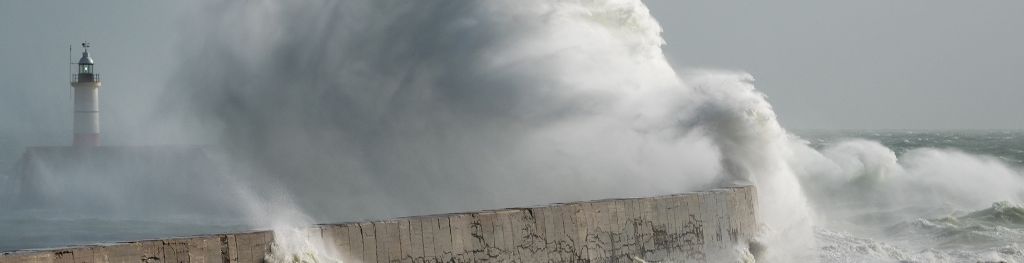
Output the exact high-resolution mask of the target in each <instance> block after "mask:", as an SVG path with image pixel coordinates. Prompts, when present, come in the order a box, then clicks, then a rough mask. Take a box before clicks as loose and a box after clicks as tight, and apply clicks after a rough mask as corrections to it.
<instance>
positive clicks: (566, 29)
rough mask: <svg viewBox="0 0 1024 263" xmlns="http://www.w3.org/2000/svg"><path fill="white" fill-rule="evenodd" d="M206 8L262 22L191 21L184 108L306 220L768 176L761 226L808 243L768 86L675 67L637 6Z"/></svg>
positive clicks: (762, 182) (628, 0)
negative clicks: (690, 75)
mask: <svg viewBox="0 0 1024 263" xmlns="http://www.w3.org/2000/svg"><path fill="white" fill-rule="evenodd" d="M205 10H208V11H207V12H215V13H216V16H214V15H211V17H236V18H247V17H253V16H266V17H267V18H268V19H266V20H255V21H252V22H253V23H255V24H245V25H238V24H237V23H235V22H230V21H227V22H225V21H219V20H218V21H212V22H210V23H209V26H207V27H194V28H197V29H198V28H208V29H210V30H209V31H206V30H203V31H199V32H194V33H196V34H198V35H199V37H197V38H199V39H206V41H207V42H206V43H205V45H202V46H198V47H195V48H196V49H197V50H195V51H194V52H188V53H190V54H196V56H193V57H190V58H188V61H187V62H186V65H188V66H187V67H184V68H183V69H182V73H181V74H183V75H184V77H182V78H181V79H187V80H189V84H187V85H184V86H183V87H182V89H184V90H180V91H181V92H180V93H178V94H185V95H187V96H188V97H187V98H185V99H182V100H181V101H188V102H189V104H188V105H182V106H185V107H183V108H181V109H182V111H181V113H183V114H182V116H184V117H185V118H186V120H187V121H194V122H193V123H194V124H197V125H200V126H198V127H199V129H197V130H198V131H203V132H200V133H199V134H198V136H200V137H204V138H207V140H210V141H222V142H223V143H224V144H225V146H226V147H227V148H228V149H229V150H230V151H233V152H234V153H235V154H236V156H239V157H240V159H243V162H244V163H249V164H253V166H254V167H253V168H252V169H253V170H255V171H260V172H261V173H266V174H271V175H275V177H276V181H278V182H279V183H281V184H282V185H284V186H286V187H287V188H288V190H289V192H290V193H291V194H293V195H294V196H295V197H296V202H297V203H298V204H299V205H300V206H301V207H302V208H303V210H304V211H309V212H310V213H311V215H312V216H313V217H314V218H316V219H318V221H327V220H331V221H338V220H347V219H353V218H348V217H346V216H351V215H362V216H370V217H382V216H393V215H408V214H420V213H436V212H440V211H452V210H470V209H482V208H493V207H503V206H513V205H520V204H537V203H548V202H554V201H563V200H584V199H595V198H604V197H623V196H642V195H652V194H659V193H672V192H680V191H688V190H696V189H704V188H708V187H711V186H713V185H714V184H715V183H716V182H717V181H719V180H716V179H715V176H716V175H728V176H731V178H733V179H734V180H742V181H749V182H753V183H755V184H757V185H758V186H760V187H764V189H763V190H761V191H760V192H761V193H762V196H761V198H762V199H763V201H762V202H761V204H762V205H763V207H762V209H761V211H762V212H764V213H766V214H767V215H768V216H766V217H764V218H766V221H767V222H768V223H769V224H770V225H771V226H772V227H773V229H774V230H775V231H776V233H777V234H775V235H770V237H771V238H773V239H782V236H784V235H789V236H792V235H799V236H798V237H797V238H792V239H790V240H787V242H780V243H779V244H796V245H794V246H797V245H804V243H802V242H792V241H793V240H798V241H805V240H804V239H803V237H804V236H803V234H804V233H803V232H802V231H803V230H805V228H806V229H809V223H810V222H809V221H808V220H809V219H808V217H807V215H806V211H804V210H803V209H804V200H803V198H802V194H801V192H800V189H799V185H798V184H796V182H795V181H794V180H795V178H793V176H792V173H791V171H789V168H788V167H787V164H786V162H785V161H784V160H785V158H786V157H785V156H786V155H787V154H788V152H787V147H788V146H787V145H788V143H789V141H787V135H786V133H785V131H784V130H783V129H782V128H781V127H779V125H778V123H777V121H776V120H775V116H774V113H773V112H771V107H770V106H769V105H768V103H767V102H765V101H764V97H763V95H761V94H760V93H758V92H756V91H755V90H754V89H753V86H752V85H751V83H750V81H751V79H750V78H749V75H743V74H710V73H709V74H705V75H702V76H700V77H699V78H697V79H694V80H693V81H691V82H687V83H689V84H691V85H692V86H688V85H686V84H684V83H683V82H682V81H680V78H679V76H678V75H677V74H676V72H675V71H674V70H673V69H672V68H671V67H670V65H669V64H668V62H667V61H666V60H665V58H664V56H663V55H662V53H661V48H660V46H661V45H662V44H663V41H662V40H661V37H660V35H659V34H660V31H661V29H660V27H659V26H658V24H657V23H656V22H655V20H654V19H653V18H652V17H651V16H650V14H649V12H648V10H647V9H646V7H645V6H644V5H643V4H642V3H641V2H640V1H636V0H620V1H610V0H609V1H540V0H536V1H487V2H465V1H442V0H438V1H415V2H410V1H346V2H333V1H325V2H303V3H302V4H296V5H292V4H279V3H266V2H229V3H228V4H226V7H225V6H214V7H213V8H208V9H205ZM209 10H212V11H209ZM243 20H246V21H249V20H248V19H243ZM263 23H268V25H266V26H261V25H260V24H263ZM236 27H241V28H236ZM236 29H237V30H236ZM248 42H257V43H258V44H256V45H254V46H247V45H246V44H247V43H248ZM190 118H195V119H190ZM694 119H695V120H694ZM693 128H700V129H699V130H697V131H696V132H695V131H694V129H693ZM723 163H724V164H725V167H726V170H724V171H723V170H722V166H721V164H723ZM565 189H573V190H572V191H565ZM467 197H471V198H467ZM807 237H809V235H807ZM769 241H774V240H769ZM798 243H799V244H798ZM798 249H807V248H806V247H799V248H798ZM792 250H797V248H794V249H792ZM792 250H791V249H784V246H783V245H775V244H772V246H771V249H770V251H774V252H773V253H774V255H777V256H775V257H776V258H783V257H782V256H781V255H782V254H784V253H786V252H791V251H792Z"/></svg>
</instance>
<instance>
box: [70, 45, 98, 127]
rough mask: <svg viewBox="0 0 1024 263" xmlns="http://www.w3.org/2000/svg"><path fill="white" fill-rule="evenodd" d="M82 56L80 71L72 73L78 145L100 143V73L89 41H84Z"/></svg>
mask: <svg viewBox="0 0 1024 263" xmlns="http://www.w3.org/2000/svg"><path fill="white" fill-rule="evenodd" d="M82 49H83V51H82V58H81V59H79V60H78V73H74V74H72V75H71V87H72V88H73V89H74V92H75V120H74V132H75V138H74V141H73V143H72V145H74V146H76V147H86V146H99V145H100V100H99V89H100V85H101V83H100V75H99V74H96V65H95V63H93V61H92V57H89V43H82Z"/></svg>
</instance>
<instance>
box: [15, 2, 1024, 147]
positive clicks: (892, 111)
mask: <svg viewBox="0 0 1024 263" xmlns="http://www.w3.org/2000/svg"><path fill="white" fill-rule="evenodd" d="M647 3H648V5H649V6H650V8H651V9H652V12H653V13H654V15H655V16H656V17H657V18H658V19H659V21H660V22H661V24H662V27H663V28H664V30H665V33H664V36H665V38H666V40H667V42H668V45H667V46H666V48H665V50H666V53H667V54H668V56H669V57H670V60H671V61H672V62H673V63H674V64H675V65H677V66H678V67H680V68H704V67H711V68H722V69H734V70H744V71H748V72H750V73H752V74H754V76H755V77H756V78H757V79H758V82H757V84H758V87H759V88H760V89H762V90H763V91H764V92H766V93H767V94H768V96H769V97H770V101H771V102H772V103H773V104H774V106H775V108H776V111H777V112H778V114H779V116H780V119H781V121H782V122H783V124H784V125H785V126H787V127H788V128H791V129H806V128H823V129H840V128H845V129H857V128H865V129H875V128H931V129H949V128H952V129H1000V128H1003V129H1005V128H1010V129H1022V128H1024V114H1021V113H1022V112H1024V103H1021V101H1022V100H1024V85H1022V84H1021V80H1020V77H1018V76H1019V75H1020V74H1019V73H1020V72H1021V71H1022V70H1024V34H1022V31H1021V28H1024V16H1022V15H1021V14H1024V2H1021V1H924V0H915V1H883V0H869V1H846V2H839V3H837V2H832V1H827V2H820V1H783V2H780V1H750V2H747V1H745V2H738V1H674V0H673V1H669V0H654V1H647ZM185 5H188V4H183V2H180V1H89V2H80V1H20V0H9V1H0V57H2V58H3V59H4V63H3V64H0V79H2V80H3V83H4V84H3V88H2V89H0V120H3V121H4V123H6V124H4V125H0V129H3V132H2V133H4V134H17V135H22V136H19V138H25V139H26V140H27V141H25V142H24V143H26V144H61V143H66V142H65V141H66V140H69V138H70V135H69V133H70V117H71V114H70V96H69V90H70V88H69V87H68V85H67V76H66V64H65V60H66V59H67V58H66V56H67V54H66V52H67V50H66V49H67V45H68V44H73V43H77V42H79V41H81V40H89V41H91V42H93V43H94V48H93V49H92V50H93V54H94V58H95V59H96V61H97V64H98V65H97V66H98V71H99V73H100V74H102V76H103V79H104V87H103V88H102V89H101V101H102V102H101V103H102V111H103V117H102V123H103V133H104V138H105V140H107V141H122V142H132V141H134V140H136V138H134V137H133V135H132V134H131V133H127V132H122V131H124V130H129V129H133V128H135V127H133V126H134V125H139V124H138V123H139V122H137V121H135V120H138V119H140V118H148V117H149V116H150V115H152V114H158V112H152V111H149V110H148V109H147V110H145V111H142V110H139V109H145V108H147V107H143V106H145V105H149V104H152V103H153V102H154V101H155V100H159V99H160V97H161V96H159V93H158V92H159V91H160V90H162V89H163V88H165V87H169V88H173V86H174V83H173V82H170V73H171V72H175V71H176V69H177V68H176V67H178V66H181V65H180V64H179V61H177V60H176V58H177V56H176V55H175V52H177V51H178V50H180V49H181V48H180V47H181V45H191V44H201V43H202V40H201V39H187V40H186V39H180V38H179V34H178V32H181V31H183V30H188V29H187V28H182V26H179V25H181V24H184V23H179V22H181V21H183V20H187V19H189V15H191V13H190V12H189V8H188V7H187V6H185ZM78 52H79V51H78V48H77V47H76V49H75V53H76V54H75V56H76V57H77V56H78V55H79V54H78ZM26 135H32V136H29V137H25V136H26Z"/></svg>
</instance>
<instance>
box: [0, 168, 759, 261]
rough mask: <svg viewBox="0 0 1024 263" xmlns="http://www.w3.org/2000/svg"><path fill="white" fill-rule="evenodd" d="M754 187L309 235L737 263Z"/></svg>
mask: <svg viewBox="0 0 1024 263" xmlns="http://www.w3.org/2000/svg"><path fill="white" fill-rule="evenodd" d="M756 202H757V200H756V190H755V188H754V187H752V186H744V187H731V188H722V189H716V190H711V191H703V192H695V193H686V194H675V195H666V196H657V197H648V198H626V199H606V200H597V201H586V202H572V203H560V204H552V205H547V206H538V207H527V208H510V209H501V210H488V211H478V212H467V213H453V214H442V215H429V216H415V217H407V218H398V219H389V220H379V221H367V222H353V223H341V224H324V225H316V226H312V227H310V228H309V229H308V233H307V234H308V235H309V237H310V238H313V239H322V240H323V241H324V242H325V244H327V246H329V247H330V249H335V250H337V251H338V252H339V253H340V255H341V256H342V260H343V261H344V262H350V263H385V262H386V263H414V262H642V261H640V260H643V261H646V262H666V261H671V262H736V259H737V257H743V256H744V255H747V256H749V254H748V253H749V252H748V249H749V248H750V247H749V245H748V242H749V241H750V240H751V238H753V235H754V234H755V233H756V232H757V226H758V223H757V218H756V215H757V211H756V207H757V204H756ZM273 240H274V235H273V233H272V232H270V231H257V232H250V233H234V234H217V235H206V236H195V237H187V238H171V239H163V240H146V241H136V242H125V243H117V244H109V245H95V246H82V247H71V248H63V249H52V250H39V251H19V252H11V253H5V254H3V255H0V263H22V262H32V263H93V262H133V263H139V262H144V263H162V262H200V263H235V262H238V263H255V262H264V261H265V255H267V254H268V253H270V252H271V250H272V249H273V247H272V245H271V244H272V243H273Z"/></svg>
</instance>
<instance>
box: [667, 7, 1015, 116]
mask: <svg viewBox="0 0 1024 263" xmlns="http://www.w3.org/2000/svg"><path fill="white" fill-rule="evenodd" d="M647 3H648V5H649V6H650V8H651V10H652V12H653V13H654V16H655V17H657V18H658V20H659V21H660V22H661V25H662V27H663V28H664V30H665V33H664V37H665V39H666V41H667V42H668V46H667V47H666V48H665V50H666V52H667V53H668V56H669V57H670V59H671V60H672V61H673V62H674V63H675V64H676V65H677V66H681V67H717V68H725V69H737V70H744V71H748V72H750V73H752V74H753V75H754V76H755V77H756V78H757V80H758V81H757V86H758V88H760V89H761V90H763V91H764V92H765V93H767V94H768V96H769V101H770V102H771V103H772V104H773V106H774V107H775V109H776V111H777V113H778V114H779V118H780V120H781V121H782V123H783V125H785V126H787V127H788V128H791V129H799V128H825V129H834V128H846V129H858V128H868V129H875V128H931V129H989V128H1004V129H1005V128H1012V129H1021V128H1024V114H1022V113H1024V103H1022V102H1024V84H1022V82H1021V76H1022V74H1021V73H1022V70H1024V31H1022V29H1024V15H1022V14H1024V2H1022V1H929V0H913V1H890V0H858V1H668V0H654V1H647Z"/></svg>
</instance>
